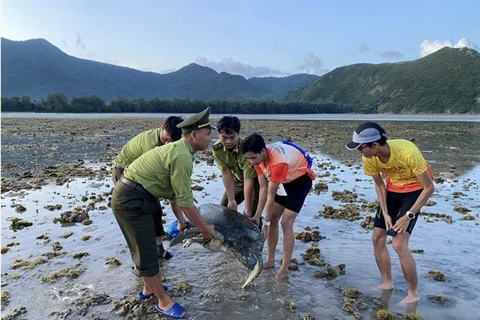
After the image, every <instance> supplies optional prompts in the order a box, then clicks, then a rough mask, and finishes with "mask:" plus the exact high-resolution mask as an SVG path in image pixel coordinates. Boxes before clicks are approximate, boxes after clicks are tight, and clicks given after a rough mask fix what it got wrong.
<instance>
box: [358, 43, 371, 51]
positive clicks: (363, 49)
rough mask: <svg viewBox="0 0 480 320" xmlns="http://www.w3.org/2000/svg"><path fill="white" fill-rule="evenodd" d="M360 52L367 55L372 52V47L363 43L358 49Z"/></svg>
mask: <svg viewBox="0 0 480 320" xmlns="http://www.w3.org/2000/svg"><path fill="white" fill-rule="evenodd" d="M357 50H358V52H360V53H367V52H370V47H369V45H368V44H366V43H362V44H361V45H360V46H359V47H358V48H357Z"/></svg>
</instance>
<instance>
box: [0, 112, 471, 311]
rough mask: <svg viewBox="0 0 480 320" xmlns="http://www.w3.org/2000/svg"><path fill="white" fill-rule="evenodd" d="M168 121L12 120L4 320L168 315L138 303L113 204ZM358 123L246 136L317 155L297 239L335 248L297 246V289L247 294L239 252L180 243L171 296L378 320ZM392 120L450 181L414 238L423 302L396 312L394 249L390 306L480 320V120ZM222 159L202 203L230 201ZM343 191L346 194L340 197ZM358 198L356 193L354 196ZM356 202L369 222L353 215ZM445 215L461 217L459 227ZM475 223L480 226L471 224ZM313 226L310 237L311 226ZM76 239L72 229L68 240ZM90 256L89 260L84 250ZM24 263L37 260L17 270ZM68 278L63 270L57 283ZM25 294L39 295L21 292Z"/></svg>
mask: <svg viewBox="0 0 480 320" xmlns="http://www.w3.org/2000/svg"><path fill="white" fill-rule="evenodd" d="M162 120H163V119H161V118H152V117H146V118H141V119H139V118H135V119H123V118H122V119H119V118H115V119H22V118H8V119H2V307H4V308H5V309H4V310H3V312H2V315H3V314H5V315H7V314H9V315H12V314H14V313H15V311H14V310H15V309H17V311H16V312H17V313H19V314H21V312H22V310H19V308H20V307H25V308H26V313H25V314H24V315H20V316H18V319H20V318H25V319H44V318H46V316H47V314H49V313H51V312H54V314H51V315H50V316H51V319H77V318H80V317H84V318H88V317H89V319H122V318H131V319H150V318H151V319H155V318H156V316H155V315H154V314H153V302H152V301H153V300H152V301H149V302H148V303H143V304H139V303H138V302H137V301H135V299H133V300H132V298H134V296H135V293H136V291H138V290H139V289H140V288H141V287H140V283H139V281H138V279H136V278H135V277H134V276H133V275H132V274H131V273H130V272H129V268H130V266H131V261H130V257H129V254H128V250H126V246H125V243H124V240H123V238H122V236H121V234H120V231H119V229H118V226H116V225H115V222H114V219H113V217H112V214H111V210H110V209H109V208H108V199H109V194H110V191H111V187H112V186H111V182H110V180H109V176H110V166H111V161H112V160H113V158H114V156H115V155H116V153H117V152H118V151H119V149H120V148H121V147H122V146H123V145H124V144H125V143H126V142H127V141H128V140H129V139H130V138H131V137H133V136H134V135H135V134H137V133H139V132H141V131H143V130H147V129H150V128H153V127H155V126H157V125H158V124H159V123H161V122H162ZM358 124H359V122H357V121H356V122H345V121H321V122H319V121H265V120H261V121H245V120H244V121H242V126H243V128H242V131H243V135H247V134H250V133H252V132H259V133H261V134H262V135H264V137H265V138H266V139H267V140H268V141H275V140H279V139H291V140H293V141H295V142H298V143H299V144H301V145H302V146H304V147H307V149H308V150H309V151H311V152H312V153H313V154H314V155H315V172H316V173H317V179H316V180H315V182H314V184H318V187H317V190H316V192H313V191H312V193H311V195H309V197H308V199H307V203H306V206H305V208H304V209H303V210H302V214H301V215H300V216H299V218H298V220H297V223H296V225H295V231H297V232H306V233H311V232H312V230H313V231H315V230H319V231H320V232H319V233H320V234H321V235H322V236H325V237H326V239H322V240H320V241H313V242H312V241H308V242H303V241H301V240H297V243H296V247H295V252H294V258H295V259H296V260H297V261H296V263H292V269H293V270H292V273H293V274H292V276H291V279H290V280H289V282H288V283H286V284H277V283H276V282H275V281H274V280H273V276H274V271H272V272H268V271H265V272H263V273H262V275H261V277H260V278H259V279H258V280H257V281H256V285H255V286H254V287H253V288H252V289H251V290H248V291H242V290H240V289H239V288H240V286H241V282H242V281H244V279H245V276H246V272H245V270H244V269H243V267H241V266H239V265H238V264H237V263H236V262H235V261H234V260H232V259H230V258H229V257H228V256H225V255H223V254H221V253H212V252H207V251H206V250H205V249H203V248H202V247H200V246H196V247H193V248H189V249H181V248H175V257H174V259H172V260H171V261H169V262H167V263H165V264H164V265H162V267H161V272H162V274H163V275H164V276H165V277H166V278H167V279H166V283H167V284H168V285H170V286H171V287H172V294H173V295H175V296H176V299H177V300H178V301H179V302H181V303H182V304H184V305H186V306H187V308H188V310H189V311H190V312H191V313H192V314H193V315H194V319H219V318H223V317H226V316H227V315H228V317H229V318H231V319H252V317H253V318H256V317H258V319H260V318H261V319H313V318H316V319H333V318H337V319H353V318H354V317H355V315H357V317H358V315H362V316H363V317H364V318H365V317H367V318H368V317H371V318H372V319H375V318H376V316H375V314H376V310H377V309H378V306H377V304H378V302H377V301H379V299H380V298H382V296H381V295H380V293H378V292H377V291H376V290H375V289H373V288H374V287H375V286H376V285H377V284H379V283H378V282H379V281H380V279H379V275H378V271H377V270H376V266H375V264H374V260H373V254H372V252H371V244H370V240H369V238H370V236H371V234H370V231H368V230H365V229H364V228H362V227H361V226H360V223H361V222H362V221H364V219H365V218H366V217H367V216H371V215H372V213H371V212H370V209H369V208H368V204H369V203H371V202H373V201H374V200H375V195H374V191H373V190H372V187H371V182H370V180H369V178H368V177H366V176H364V175H363V173H362V170H361V167H360V158H359V156H358V154H357V153H356V152H349V151H348V150H346V149H345V147H344V145H345V143H346V142H348V141H349V139H350V137H351V132H352V130H353V129H354V128H355V126H356V125H358ZM381 124H382V125H383V126H384V127H385V128H386V129H387V131H388V132H390V135H389V137H390V138H395V137H402V138H407V139H411V140H413V141H415V143H416V144H417V145H418V146H419V147H420V149H421V150H422V151H423V152H424V154H425V157H426V158H427V159H428V160H429V162H430V163H431V165H432V168H433V170H434V172H435V173H436V178H437V192H436V193H435V195H434V197H432V201H434V202H436V203H435V204H431V205H430V206H429V207H425V208H424V210H423V211H424V212H425V213H426V215H425V216H424V217H423V220H424V221H423V222H422V223H421V224H419V225H418V226H417V228H416V229H415V236H414V237H412V245H411V247H415V248H416V249H418V252H420V251H421V250H423V251H424V252H423V253H416V254H415V257H416V258H417V266H418V270H419V283H420V294H421V296H422V300H421V302H420V303H419V304H418V306H415V310H407V309H406V308H402V307H397V306H396V305H395V303H396V302H398V301H399V300H401V298H402V297H403V296H404V295H405V294H406V292H405V290H406V286H405V283H404V280H403V277H402V275H401V270H400V269H399V264H398V259H395V254H392V262H393V270H394V274H395V279H394V280H395V281H396V282H398V284H399V287H398V289H396V290H395V291H394V292H393V294H392V297H390V298H391V302H390V305H391V306H390V309H391V310H392V311H393V312H394V313H396V314H397V316H398V319H400V318H401V317H402V316H404V315H405V314H406V313H407V312H408V311H415V312H417V313H418V314H419V315H422V316H423V318H424V319H442V317H443V316H445V318H444V319H474V317H473V318H472V317H468V315H472V316H474V315H477V314H479V313H480V306H479V303H478V302H477V300H478V297H477V296H476V293H475V292H478V291H479V290H480V288H479V285H478V283H479V281H478V279H479V278H478V277H479V274H478V272H480V271H479V270H478V269H479V268H480V266H478V263H477V267H475V261H476V259H475V257H478V255H479V254H480V252H479V249H478V248H476V247H475V245H474V244H473V242H474V241H473V240H474V239H478V235H479V229H478V228H479V226H478V222H477V221H478V219H479V206H478V201H477V200H475V199H478V198H479V194H478V193H479V191H478V183H479V181H480V179H479V177H478V173H476V172H478V169H479V166H478V165H479V162H480V161H479V154H478V150H480V148H479V141H478V139H477V138H476V137H478V134H479V133H480V125H479V124H476V123H420V124H419V123H408V122H382V123H381ZM209 163H210V164H211V153H210V152H208V151H207V152H205V153H202V154H199V155H198V157H197V166H196V168H195V172H194V175H195V176H194V180H195V181H196V182H195V183H196V184H198V185H200V186H202V187H203V190H198V191H196V197H197V199H199V200H200V202H202V203H205V202H215V203H216V202H218V201H219V198H220V197H221V193H222V192H223V191H222V186H221V179H220V176H219V173H218V171H217V170H216V168H215V167H214V166H212V165H209ZM321 186H324V187H325V186H326V187H327V188H328V189H327V190H325V189H322V188H321ZM199 189H200V188H199ZM334 191H338V192H337V193H335V195H337V196H334ZM347 191H349V192H347ZM352 194H357V197H353V198H352ZM335 199H336V200H335ZM349 199H350V200H351V202H348V201H350V200H349ZM344 200H345V201H347V202H345V203H344V202H343V201H344ZM345 204H353V205H356V207H355V206H351V207H346V208H344V210H343V211H342V210H337V211H339V212H340V213H342V212H345V215H344V216H343V217H342V215H340V216H336V218H334V219H331V217H330V216H329V215H328V213H329V211H328V209H327V210H326V209H325V208H326V207H328V206H330V207H332V208H333V209H342V208H343V206H344V205H345ZM362 204H365V207H362ZM59 205H61V206H62V207H61V208H59ZM22 207H23V208H22ZM77 207H79V208H78V209H79V210H80V211H85V212H88V214H89V219H88V220H90V221H91V222H92V223H91V224H81V223H77V224H76V225H73V226H72V225H70V226H63V227H62V225H61V224H60V223H54V222H53V220H54V218H58V217H60V214H61V213H64V212H66V211H75V209H76V208H77ZM357 207H358V208H359V210H358V211H359V213H358V217H357V216H356V215H352V213H353V212H355V210H356V209H358V208H357ZM24 209H25V211H24ZM468 210H469V211H470V212H462V211H468ZM428 213H430V214H431V215H430V216H428ZM440 214H444V215H447V216H450V217H451V220H452V223H451V224H449V223H447V222H446V221H447V220H448V219H446V218H445V219H446V220H445V219H442V217H441V216H439V215H440ZM172 216H173V215H172V214H171V213H170V212H168V210H167V216H166V217H165V220H166V222H167V223H170V222H171V221H172V220H173V217H172ZM466 216H472V217H473V219H474V220H467V219H465V217H466ZM11 217H15V218H17V222H19V221H18V219H20V223H17V226H20V227H21V226H22V223H21V221H22V220H23V221H25V222H30V223H32V225H31V226H28V224H26V227H25V228H23V229H17V230H11V229H10V226H11V225H13V223H12V221H11V219H10V220H8V219H9V218H11ZM348 219H350V221H349V220H348ZM306 227H307V228H310V229H309V230H308V229H307V230H305V228H306ZM315 227H319V229H315ZM312 228H313V229H312ZM68 232H72V233H73V234H72V235H71V236H68V237H66V234H67V233H68ZM432 235H443V237H432ZM87 236H89V237H90V238H88V237H87ZM87 238H88V239H87ZM55 242H57V244H55ZM312 244H318V246H319V247H320V249H321V250H319V251H320V252H319V258H320V259H321V260H324V262H325V263H328V265H327V264H323V265H321V264H322V263H324V262H321V263H317V264H315V263H314V264H310V263H309V262H308V261H310V262H311V261H315V260H312V259H308V258H311V257H308V256H307V257H306V256H305V255H302V253H304V252H306V251H307V250H308V249H309V248H311V247H312ZM4 248H8V250H7V249H5V250H4ZM4 251H6V252H4ZM85 252H86V253H88V255H84V256H82V255H81V254H80V253H85ZM391 252H392V251H391ZM46 253H48V254H46ZM74 254H77V255H76V258H74V257H73V255H74ZM79 254H80V255H79ZM279 257H280V256H279V255H278V259H279ZM108 258H115V259H118V261H120V263H121V265H115V264H106V263H107V259H108ZM306 258H307V259H306ZM278 259H277V260H278ZM16 260H23V261H24V262H25V261H27V262H28V263H25V264H23V265H22V263H20V262H17V264H15V261H16ZM319 261H320V260H319ZM32 262H35V263H33V264H32ZM341 264H345V265H346V271H345V273H344V274H340V273H338V272H337V273H338V274H335V273H332V274H330V275H328V272H327V276H325V272H326V271H328V270H329V266H330V267H332V268H333V269H335V268H337V267H338V266H339V265H341ZM277 265H278V261H277ZM295 265H296V267H295ZM28 268H32V269H28ZM294 269H297V270H294ZM436 269H438V271H440V272H441V273H442V274H444V275H445V279H444V280H445V281H435V280H432V279H430V278H428V277H427V274H428V272H429V271H431V270H436ZM59 270H60V271H62V272H63V273H58V274H57V273H54V274H52V272H54V271H59ZM337 270H338V271H340V270H339V269H337ZM332 272H333V271H332ZM199 274H201V276H199ZM322 275H323V277H320V276H322ZM57 276H58V278H55V277H57ZM51 279H53V280H54V281H55V282H50V280H51ZM475 283H477V284H475ZM350 287H355V288H357V289H358V290H360V291H361V292H362V295H361V299H363V302H364V303H365V305H362V304H361V303H358V304H355V303H356V302H350V303H347V302H348V301H349V300H346V299H347V298H346V297H344V295H345V293H343V289H345V288H350ZM25 288H28V292H30V293H31V294H29V295H23V294H19V292H21V291H24V290H25ZM266 292H268V294H266ZM4 293H6V294H4ZM429 296H441V297H444V298H445V301H444V303H443V304H442V303H438V302H433V300H434V299H433V298H432V299H430V298H429ZM32 297H33V298H32ZM383 298H385V297H383ZM438 299H439V300H441V299H440V298H438ZM112 301H113V302H112ZM357 302H358V301H357ZM392 305H393V306H392ZM365 306H366V310H364V307H365ZM345 309H346V310H347V311H344V310H345ZM69 310H70V311H69ZM439 310H440V311H439ZM355 312H357V313H358V314H357V313H355ZM372 315H373V316H372Z"/></svg>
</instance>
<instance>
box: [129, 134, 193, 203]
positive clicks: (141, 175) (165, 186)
mask: <svg viewBox="0 0 480 320" xmlns="http://www.w3.org/2000/svg"><path fill="white" fill-rule="evenodd" d="M192 172H193V150H192V147H191V146H190V144H189V143H188V142H187V141H185V140H184V139H183V138H182V139H180V140H178V141H176V142H173V143H168V144H166V145H163V146H160V147H156V148H154V149H152V150H150V151H147V152H146V153H144V154H143V155H141V156H140V157H139V158H138V159H137V160H135V161H133V162H132V163H131V164H130V165H129V166H127V167H126V168H125V171H124V172H123V175H124V176H125V177H126V178H128V179H130V180H133V181H135V182H138V183H140V184H141V185H142V186H143V187H144V188H145V189H147V191H148V192H150V193H151V194H152V195H153V196H154V197H156V198H162V199H169V200H171V201H172V202H175V203H177V204H178V205H179V206H180V207H182V208H192V207H193V206H194V204H193V193H192V179H191V176H192Z"/></svg>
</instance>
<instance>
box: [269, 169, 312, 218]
mask: <svg viewBox="0 0 480 320" xmlns="http://www.w3.org/2000/svg"><path fill="white" fill-rule="evenodd" d="M283 187H284V188H285V192H286V193H287V195H286V196H279V195H278V194H277V195H275V202H276V203H278V204H280V205H281V206H283V207H285V208H287V209H288V210H292V211H293V212H296V213H299V212H300V210H301V209H302V207H303V203H304V202H305V198H306V197H307V195H308V193H309V192H310V190H311V189H312V179H310V177H309V176H308V175H307V174H304V175H303V176H301V177H298V178H297V179H295V180H293V181H291V182H289V183H284V184H283Z"/></svg>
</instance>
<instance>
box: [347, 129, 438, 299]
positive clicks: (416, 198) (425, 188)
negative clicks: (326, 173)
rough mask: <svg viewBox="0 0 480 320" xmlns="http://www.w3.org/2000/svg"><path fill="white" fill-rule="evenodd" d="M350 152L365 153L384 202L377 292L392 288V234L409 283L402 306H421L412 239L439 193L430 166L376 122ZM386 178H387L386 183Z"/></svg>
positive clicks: (376, 243)
mask: <svg viewBox="0 0 480 320" xmlns="http://www.w3.org/2000/svg"><path fill="white" fill-rule="evenodd" d="M347 148H348V149H349V150H358V151H359V152H360V153H361V155H362V162H363V169H364V172H365V174H366V175H368V176H371V177H373V181H374V182H375V191H376V193H377V197H378V202H379V204H380V206H379V209H378V210H377V215H376V217H375V222H374V230H373V236H372V241H373V248H374V252H375V259H376V262H377V265H378V268H379V270H380V274H381V275H382V280H383V284H382V285H381V286H379V287H378V288H379V289H382V290H391V289H393V280H392V272H391V261H390V255H389V253H388V249H387V246H386V239H387V234H389V235H392V236H393V238H392V247H393V249H394V250H395V252H396V253H397V255H398V257H399V259H400V264H401V266H402V270H403V274H404V276H405V279H406V280H407V285H408V294H407V297H406V298H405V299H404V300H402V302H403V303H414V302H417V301H418V300H419V295H418V290H417V269H416V265H415V259H414V258H413V256H412V254H411V253H410V250H409V248H408V241H409V239H410V235H411V233H412V231H413V228H414V227H415V223H416V221H417V218H418V214H419V212H420V209H421V208H422V206H423V205H424V204H425V203H426V202H427V200H428V198H430V196H431V195H432V194H433V191H434V190H435V187H434V185H433V181H432V171H431V169H430V166H429V165H428V163H427V162H426V161H425V158H424V157H423V155H422V153H421V152H420V150H419V149H418V147H417V146H416V145H415V144H413V143H412V142H410V141H408V140H404V139H394V140H387V138H386V137H385V130H384V129H383V128H382V127H381V126H379V125H378V124H376V123H374V122H366V123H363V124H361V125H360V126H358V127H357V128H356V129H355V131H354V133H353V138H352V141H350V142H349V143H348V144H347ZM381 174H384V175H385V176H386V179H385V182H384V181H383V179H382V176H381ZM387 230H388V231H387ZM386 231H387V232H386Z"/></svg>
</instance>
